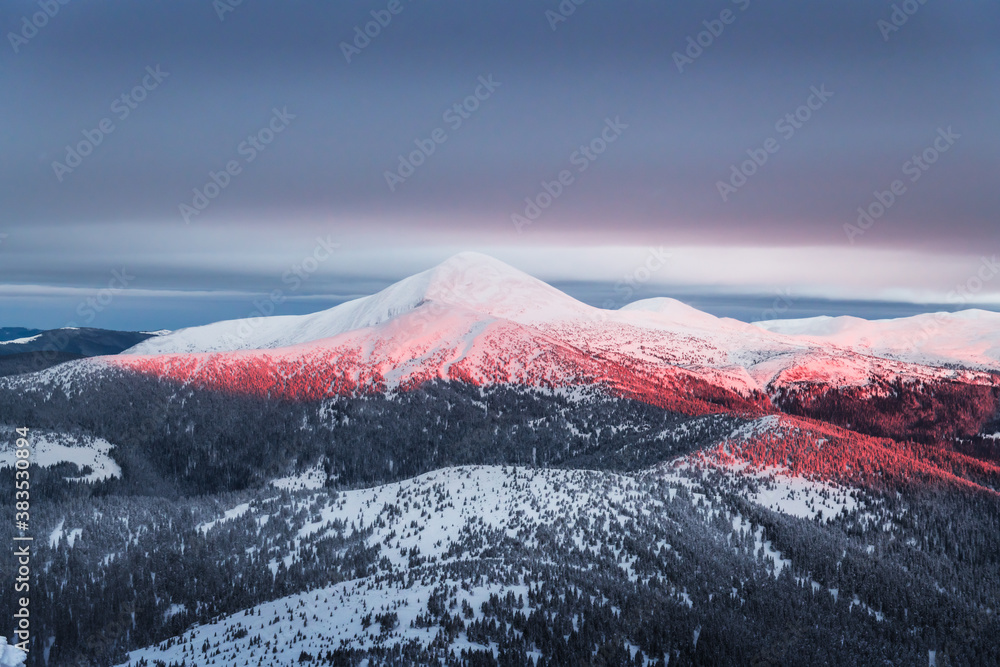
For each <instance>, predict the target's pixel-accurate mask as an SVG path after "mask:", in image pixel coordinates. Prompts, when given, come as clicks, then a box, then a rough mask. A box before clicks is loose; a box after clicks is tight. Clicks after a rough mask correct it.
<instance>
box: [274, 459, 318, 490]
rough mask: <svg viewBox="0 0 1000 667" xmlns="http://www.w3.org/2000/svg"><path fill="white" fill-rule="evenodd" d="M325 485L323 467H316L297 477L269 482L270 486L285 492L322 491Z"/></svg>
mask: <svg viewBox="0 0 1000 667" xmlns="http://www.w3.org/2000/svg"><path fill="white" fill-rule="evenodd" d="M325 483H326V473H325V472H324V471H323V466H320V465H317V466H314V467H312V468H310V469H309V470H306V471H305V472H303V473H301V474H299V475H292V476H290V477H281V478H279V479H274V480H271V485H272V486H274V487H275V488H278V489H283V490H285V491H298V490H300V489H311V490H315V489H322V488H323V485H324V484H325Z"/></svg>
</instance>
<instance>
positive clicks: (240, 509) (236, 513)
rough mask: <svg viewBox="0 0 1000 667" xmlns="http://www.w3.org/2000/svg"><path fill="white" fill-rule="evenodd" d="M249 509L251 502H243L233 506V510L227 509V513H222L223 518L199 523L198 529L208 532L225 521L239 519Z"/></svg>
mask: <svg viewBox="0 0 1000 667" xmlns="http://www.w3.org/2000/svg"><path fill="white" fill-rule="evenodd" d="M249 510H250V503H242V504H240V505H237V506H236V507H234V508H232V509H231V510H227V511H226V513H225V514H223V515H222V518H221V519H216V520H215V521H209V522H208V523H201V524H198V527H197V528H196V530H200V531H201V532H203V533H207V532H208V531H210V530H212V528H214V527H215V526H217V525H218V524H220V523H222V522H224V521H232V520H233V519H238V518H239V517H241V516H243V515H244V514H246V513H247V512H248V511H249Z"/></svg>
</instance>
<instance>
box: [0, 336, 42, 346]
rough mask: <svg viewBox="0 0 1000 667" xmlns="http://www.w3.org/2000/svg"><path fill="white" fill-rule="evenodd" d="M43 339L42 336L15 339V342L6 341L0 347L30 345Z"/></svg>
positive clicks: (0, 342)
mask: <svg viewBox="0 0 1000 667" xmlns="http://www.w3.org/2000/svg"><path fill="white" fill-rule="evenodd" d="M41 337H42V334H35V335H34V336H29V337H28V338H15V339H14V340H4V341H0V345H23V344H24V343H30V342H32V341H35V340H38V339H39V338H41Z"/></svg>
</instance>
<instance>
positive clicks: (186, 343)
mask: <svg viewBox="0 0 1000 667" xmlns="http://www.w3.org/2000/svg"><path fill="white" fill-rule="evenodd" d="M922 317H925V319H924V320H918V319H915V318H908V319H904V320H886V321H881V322H874V323H871V322H866V321H865V320H859V319H857V318H813V319H811V320H794V321H792V320H784V321H781V322H763V323H757V324H748V323H746V322H740V321H738V320H734V319H730V318H720V317H714V316H712V315H709V314H707V313H704V312H701V311H699V310H697V309H696V308H693V307H691V306H688V305H685V304H683V303H682V302H680V301H677V300H676V299H671V298H668V297H657V298H652V299H643V300H640V301H636V302H634V303H631V304H628V305H627V306H625V307H623V308H621V309H619V310H603V309H600V308H594V307H591V306H588V305H586V304H584V303H581V302H580V301H577V300H576V299H574V298H572V297H570V296H569V295H567V294H564V293H562V292H560V291H559V290H557V289H555V288H553V287H551V286H549V285H547V284H545V283H544V282H542V281H540V280H537V279H535V278H532V277H531V276H529V275H527V274H525V273H523V272H521V271H518V270H517V269H514V268H512V267H510V266H507V265H506V264H504V263H503V262H500V261H497V260H495V259H492V258H490V257H487V256H485V255H481V254H478V253H461V254H459V255H456V256H454V257H452V258H450V259H448V260H446V261H445V262H443V263H441V264H440V265H438V266H436V267H434V268H432V269H429V270H427V271H424V272H422V273H418V274H416V275H414V276H411V277H409V278H405V279H403V280H401V281H399V282H397V283H395V284H394V285H391V286H389V287H388V288H386V289H384V290H382V291H381V292H379V293H377V294H374V295H371V296H367V297H363V298H360V299H355V300H353V301H349V302H347V303H343V304H340V305H338V306H336V307H334V308H331V309H328V310H324V311H321V312H318V313H313V314H310V315H301V316H280V317H255V318H249V319H242V320H229V321H225V322H217V323H214V324H209V325H206V326H201V327H192V328H188V329H181V330H178V331H173V332H166V333H164V334H163V335H158V336H154V337H153V338H150V339H148V340H146V341H143V342H141V343H139V344H138V345H136V346H134V347H132V348H130V349H129V350H126V351H125V352H124V353H123V354H122V355H116V356H110V357H101V358H96V359H91V360H81V361H76V362H69V363H66V364H62V365H60V366H57V367H55V368H51V369H47V370H45V371H42V372H40V373H35V374H31V375H28V376H19V378H20V379H18V378H14V379H10V378H8V379H0V383H3V384H8V385H15V386H22V385H34V384H35V383H46V382H47V383H50V385H55V386H60V387H62V388H63V389H64V390H66V391H68V392H69V391H71V390H72V387H73V386H74V384H75V383H76V381H77V378H79V377H84V376H87V375H88V374H89V373H93V372H95V371H96V372H99V371H100V370H101V369H103V368H106V367H107V366H108V365H111V366H115V367H119V368H126V369H129V368H131V369H133V370H137V371H139V372H150V373H157V374H161V375H165V376H167V377H171V378H172V379H175V380H177V381H180V382H189V381H192V382H196V381H199V380H201V379H203V377H202V376H200V375H199V373H204V375H205V376H211V377H214V378H216V379H217V380H218V381H220V382H222V381H224V378H225V377H227V374H228V373H229V372H230V370H232V372H233V373H235V372H237V370H238V369H239V368H240V367H245V366H256V367H257V368H258V369H260V368H262V367H264V366H268V365H270V366H283V367H285V368H288V369H299V371H301V372H300V375H301V376H302V377H306V376H309V377H316V374H317V373H328V372H330V370H329V369H332V368H343V369H346V370H345V371H344V373H345V380H344V381H345V382H347V383H350V382H354V381H358V382H370V383H371V384H370V386H367V387H366V388H368V389H377V390H380V391H381V390H387V391H393V390H395V389H397V388H398V387H400V386H405V385H407V384H408V383H409V382H422V381H424V380H427V379H433V378H441V379H446V380H451V379H456V378H461V379H462V380H465V381H473V382H479V383H512V384H521V385H530V386H535V387H538V386H554V387H557V388H558V387H568V386H573V385H576V386H579V385H586V384H588V383H598V384H600V383H601V382H603V380H604V379H605V378H607V377H609V376H611V377H618V376H620V375H621V373H622V369H629V371H630V372H631V371H633V370H634V371H637V372H638V373H640V374H641V375H642V376H643V377H644V378H647V381H648V382H649V383H650V385H651V386H652V385H656V391H662V389H663V386H664V385H668V386H669V384H670V383H671V382H674V381H675V379H677V378H680V377H682V376H693V377H696V378H698V379H702V380H705V381H707V382H709V383H710V384H713V385H715V386H718V387H722V388H725V389H728V390H730V391H733V392H735V393H738V394H740V395H742V396H744V397H755V396H759V395H760V393H762V392H765V393H773V392H774V391H776V390H778V389H780V388H781V387H782V386H787V385H796V384H802V383H812V384H815V383H824V384H830V385H836V386H865V385H868V384H870V383H871V382H872V380H873V378H879V379H882V380H884V381H885V382H886V383H888V382H892V381H894V380H896V379H899V378H904V379H919V380H922V381H934V380H959V381H963V382H970V383H978V384H995V383H996V382H997V380H996V378H994V377H992V376H990V375H989V374H988V373H986V372H980V373H978V374H975V373H972V371H956V370H953V369H950V368H944V367H943V366H944V362H949V363H952V362H953V363H957V364H958V365H960V366H969V367H974V368H976V369H979V370H980V371H984V370H988V369H990V368H1000V362H998V361H997V360H998V359H1000V340H998V336H1000V327H998V326H997V322H998V321H1000V319H998V318H1000V315H997V314H993V313H986V312H985V311H963V313H956V314H943V315H942V314H939V315H932V316H922ZM926 318H930V319H926ZM911 320H912V321H911ZM928 323H930V324H928ZM929 325H934V326H938V325H940V326H939V329H940V330H939V331H937V330H935V331H937V332H936V333H934V335H931V336H929V337H926V338H927V339H926V340H924V341H922V342H921V341H919V340H915V339H914V334H915V333H917V334H919V333H920V332H922V331H924V329H925V328H926V327H927V326H929ZM865 327H868V328H871V327H876V328H879V327H881V329H879V331H880V332H882V333H879V335H884V337H885V341H884V342H880V343H879V344H877V345H876V344H873V343H871V340H869V338H871V336H869V335H867V334H865V335H862V333H863V332H864V331H867V330H868V329H866V328H865ZM883 330H884V331H883ZM844 332H848V333H850V332H861V333H856V334H855V333H851V334H850V336H854V338H857V340H856V341H854V342H852V340H853V339H850V340H849V339H843V340H842V338H843V336H848V333H844ZM158 333H159V332H158ZM850 336H848V338H850ZM872 340H879V339H877V338H872ZM914 345H917V347H918V348H919V349H918V350H917V351H916V352H914V349H916V348H914ZM918 363H919V364H930V365H917V364H918ZM491 368H493V369H495V368H499V369H500V370H499V371H496V370H494V371H488V370H486V369H491ZM299 371H277V372H281V373H286V372H287V373H293V372H299ZM289 379H290V380H296V381H297V380H299V379H300V378H299V377H298V376H297V377H295V378H289ZM677 381H680V380H677ZM300 384H301V383H297V382H289V383H288V384H286V385H284V386H285V387H296V389H290V388H289V389H286V390H287V391H303V390H301V389H298V387H299V386H300ZM321 384H322V383H321ZM332 384H333V382H332V381H331V382H330V383H329V384H324V385H323V389H322V391H334V390H332V389H329V387H330V386H331V385H332ZM316 391H319V389H316Z"/></svg>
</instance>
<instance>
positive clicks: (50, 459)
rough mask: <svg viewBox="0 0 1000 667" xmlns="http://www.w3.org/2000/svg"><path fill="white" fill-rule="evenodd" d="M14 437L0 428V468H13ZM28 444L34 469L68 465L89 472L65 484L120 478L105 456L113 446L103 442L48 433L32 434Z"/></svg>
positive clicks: (110, 460) (14, 434) (112, 461)
mask: <svg viewBox="0 0 1000 667" xmlns="http://www.w3.org/2000/svg"><path fill="white" fill-rule="evenodd" d="M17 437H18V436H17V435H16V433H15V431H14V427H3V426H0V468H10V467H13V466H14V461H15V460H16V459H15V456H14V451H15V449H16V446H15V444H14V443H15V441H16V440H17ZM28 440H29V442H30V443H31V459H30V460H31V462H32V463H34V464H35V465H39V466H41V467H43V468H48V467H51V466H54V465H57V464H60V463H72V464H75V465H76V466H78V467H79V468H80V470H81V471H83V470H84V468H90V470H91V472H90V473H87V474H82V475H80V476H78V477H67V478H66V479H67V480H69V481H76V482H98V481H100V480H102V479H107V478H109V477H121V474H122V471H121V468H120V467H119V466H118V464H117V463H115V461H114V459H112V458H111V456H110V455H109V452H110V451H111V448H112V447H114V445H112V444H111V443H110V442H108V441H107V440H103V439H101V438H95V437H92V436H88V435H70V434H66V433H53V432H49V431H32V432H31V434H30V435H29V437H28Z"/></svg>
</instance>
